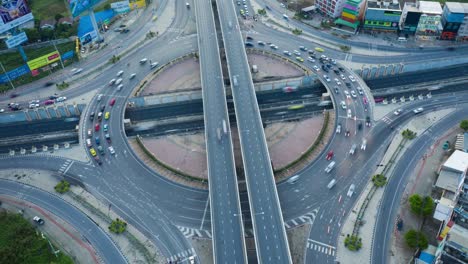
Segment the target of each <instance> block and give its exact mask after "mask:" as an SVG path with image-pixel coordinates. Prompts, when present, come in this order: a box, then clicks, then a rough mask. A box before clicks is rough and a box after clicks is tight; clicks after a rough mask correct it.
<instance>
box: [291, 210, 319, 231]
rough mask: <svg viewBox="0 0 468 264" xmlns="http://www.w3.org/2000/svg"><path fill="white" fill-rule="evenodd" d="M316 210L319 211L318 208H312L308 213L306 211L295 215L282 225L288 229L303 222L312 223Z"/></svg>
mask: <svg viewBox="0 0 468 264" xmlns="http://www.w3.org/2000/svg"><path fill="white" fill-rule="evenodd" d="M318 211H319V208H316V209H314V210H312V212H310V213H307V214H304V215H301V216H299V217H296V218H294V219H291V220H288V221H285V222H284V226H285V227H286V228H288V229H289V228H293V227H296V226H299V225H302V224H305V223H310V224H313V223H314V220H315V217H316V216H317V213H318Z"/></svg>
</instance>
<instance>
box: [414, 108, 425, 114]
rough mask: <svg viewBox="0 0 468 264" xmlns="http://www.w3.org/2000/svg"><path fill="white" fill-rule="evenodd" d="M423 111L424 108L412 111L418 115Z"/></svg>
mask: <svg viewBox="0 0 468 264" xmlns="http://www.w3.org/2000/svg"><path fill="white" fill-rule="evenodd" d="M423 111H424V108H422V107H419V108H416V109H414V110H413V113H415V114H419V113H422V112H423Z"/></svg>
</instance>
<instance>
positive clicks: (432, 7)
mask: <svg viewBox="0 0 468 264" xmlns="http://www.w3.org/2000/svg"><path fill="white" fill-rule="evenodd" d="M419 10H420V11H421V12H422V13H424V14H433V15H441V14H442V7H441V5H440V3H439V2H432V1H419Z"/></svg>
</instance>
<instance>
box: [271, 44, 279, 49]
mask: <svg viewBox="0 0 468 264" xmlns="http://www.w3.org/2000/svg"><path fill="white" fill-rule="evenodd" d="M270 48H272V49H278V46H276V45H275V44H270Z"/></svg>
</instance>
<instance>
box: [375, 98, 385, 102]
mask: <svg viewBox="0 0 468 264" xmlns="http://www.w3.org/2000/svg"><path fill="white" fill-rule="evenodd" d="M374 101H375V102H376V103H382V102H383V101H384V98H383V97H377V98H374Z"/></svg>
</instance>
